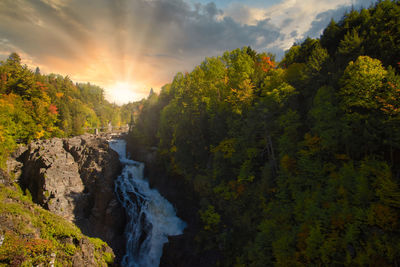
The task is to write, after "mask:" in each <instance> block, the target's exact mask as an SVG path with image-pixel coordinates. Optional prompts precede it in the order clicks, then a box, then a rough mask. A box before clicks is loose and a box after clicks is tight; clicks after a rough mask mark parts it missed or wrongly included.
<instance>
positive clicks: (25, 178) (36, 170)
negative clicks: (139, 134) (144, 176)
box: [8, 135, 125, 258]
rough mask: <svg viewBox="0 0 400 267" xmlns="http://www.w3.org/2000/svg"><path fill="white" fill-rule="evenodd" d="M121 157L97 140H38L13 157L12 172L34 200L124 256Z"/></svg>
mask: <svg viewBox="0 0 400 267" xmlns="http://www.w3.org/2000/svg"><path fill="white" fill-rule="evenodd" d="M121 168H122V166H121V163H120V161H119V158H118V154H117V153H116V152H115V151H113V150H112V149H110V147H109V145H108V142H107V140H106V139H105V138H102V137H99V136H95V135H82V136H78V137H73V138H68V139H60V138H52V139H49V140H40V141H35V142H32V143H31V144H29V145H28V146H27V147H26V148H25V149H21V151H19V152H17V153H14V155H13V156H12V157H11V158H10V159H9V161H8V171H9V173H11V174H13V175H14V176H15V178H16V179H19V182H20V184H21V187H22V188H23V189H24V190H25V189H28V190H29V191H30V192H31V195H32V199H33V201H34V202H36V203H37V204H40V205H41V206H43V207H44V208H46V209H48V210H49V211H51V212H53V213H56V214H58V215H60V216H62V217H64V218H65V219H67V220H69V221H71V222H73V223H75V224H76V225H77V226H78V227H80V228H81V230H82V232H83V233H84V234H86V235H89V236H92V237H99V238H101V239H103V240H104V241H106V242H107V243H108V244H109V245H110V246H111V247H112V248H113V250H114V252H115V254H116V255H117V258H118V256H119V257H121V256H122V255H123V254H124V243H125V242H124V235H123V231H124V226H125V212H124V210H123V208H122V206H121V205H120V204H119V202H118V201H117V199H116V196H115V193H114V179H116V178H117V176H118V175H119V174H120V172H121Z"/></svg>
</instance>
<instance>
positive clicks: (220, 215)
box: [50, 0, 400, 266]
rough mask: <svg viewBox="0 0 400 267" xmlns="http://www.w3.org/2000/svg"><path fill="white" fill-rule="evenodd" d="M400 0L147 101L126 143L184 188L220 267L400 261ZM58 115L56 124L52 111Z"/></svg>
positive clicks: (227, 64)
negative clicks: (146, 152) (149, 154)
mask: <svg viewBox="0 0 400 267" xmlns="http://www.w3.org/2000/svg"><path fill="white" fill-rule="evenodd" d="M399 20H400V2H399V1H389V0H386V1H381V2H378V3H377V4H376V5H375V6H373V7H370V8H369V9H362V10H360V11H357V10H352V11H351V12H349V13H347V14H345V15H344V17H343V19H342V20H341V21H340V22H335V21H333V20H332V21H331V23H330V24H329V25H328V26H327V28H326V29H325V30H324V32H323V34H322V36H321V37H320V38H319V39H311V38H308V39H306V40H305V41H304V42H302V43H301V44H295V45H293V46H292V48H291V49H290V50H289V51H287V53H286V54H285V56H284V58H283V59H282V60H281V61H280V62H276V61H275V60H274V57H273V55H270V54H267V53H257V52H256V51H254V50H252V49H251V48H250V47H244V48H242V49H236V50H233V51H230V52H226V53H224V54H223V55H222V56H219V57H212V58H206V59H205V60H204V62H202V63H201V64H200V65H199V66H197V67H196V68H195V69H194V70H193V71H192V72H190V73H178V74H177V75H176V76H175V78H174V80H173V82H172V83H171V84H168V85H166V86H164V87H163V88H162V90H161V92H160V94H159V95H156V94H152V95H151V96H149V98H148V99H147V100H146V101H145V103H144V104H143V109H142V111H141V113H140V116H139V117H138V118H137V120H136V122H135V128H134V130H133V131H132V132H131V133H130V141H131V142H132V143H134V144H136V145H137V146H140V145H145V146H147V147H157V148H158V161H159V163H160V164H162V165H163V166H164V169H165V171H166V172H167V173H168V176H169V177H170V179H180V180H181V181H182V182H183V183H185V187H186V188H187V189H188V190H187V191H182V192H180V194H189V193H191V192H194V195H193V196H190V198H191V200H192V202H191V203H190V202H188V203H186V205H189V204H190V205H192V206H191V209H193V210H194V212H193V215H194V217H195V218H194V220H195V221H197V222H198V223H199V224H200V225H201V227H198V229H197V232H196V233H195V237H194V239H195V241H194V242H195V243H196V247H197V252H196V253H198V255H206V254H207V253H211V254H212V255H214V257H212V261H213V262H212V264H213V265H216V266H271V265H278V266H336V265H347V266H368V265H370V266H390V265H391V266H398V265H399V264H400V225H399V222H400V127H399V126H400V76H399V67H400V21H399ZM50 118H51V117H50Z"/></svg>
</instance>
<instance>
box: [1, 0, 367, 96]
mask: <svg viewBox="0 0 400 267" xmlns="http://www.w3.org/2000/svg"><path fill="white" fill-rule="evenodd" d="M372 2H374V1H373V0H338V1H328V0H323V1H321V0H304V1H292V0H269V1H261V0H249V1H239V0H214V1H211V2H210V1H205V0H168V1H167V0H153V1H148V0H118V1H109V0H97V1H96V4H95V5H94V4H93V2H92V1H88V0H69V1H60V0H41V1H29V0H21V1H13V0H4V1H0V59H1V60H4V59H6V58H7V57H8V55H9V54H10V53H12V52H17V53H18V54H20V55H21V57H22V58H23V63H25V64H27V65H28V66H29V67H31V68H32V69H34V68H36V67H37V66H38V67H40V69H41V71H42V73H44V74H48V73H51V72H54V73H60V74H62V75H68V76H69V77H70V78H71V79H72V80H74V81H76V82H90V83H94V84H97V85H99V86H101V87H102V88H104V89H105V91H106V95H107V97H108V99H109V100H110V101H115V102H116V103H126V102H128V101H135V100H140V99H141V98H143V97H146V96H147V95H148V92H149V90H150V88H153V89H154V90H155V91H156V92H158V91H159V90H160V88H161V87H162V86H163V85H164V84H166V83H169V82H171V81H172V79H173V77H174V75H175V74H176V73H177V72H186V71H191V70H192V69H193V68H194V66H196V65H197V64H200V63H201V61H202V60H204V58H205V57H210V56H219V55H221V54H222V53H223V52H224V51H226V50H232V49H236V48H240V47H243V46H251V47H252V48H253V49H255V50H257V51H259V52H264V51H265V52H272V53H275V54H277V56H278V58H279V57H281V56H282V55H283V54H284V50H285V49H287V48H288V47H290V46H291V45H292V44H293V42H295V41H301V40H304V38H305V37H307V36H309V37H318V36H319V35H320V34H321V31H322V29H323V28H324V27H325V26H326V25H327V24H328V23H329V21H330V19H331V18H335V19H340V17H341V16H342V14H343V13H344V11H345V10H346V9H350V8H352V7H353V8H358V7H361V6H369V5H370V4H371V3H372ZM13 14H14V15H13Z"/></svg>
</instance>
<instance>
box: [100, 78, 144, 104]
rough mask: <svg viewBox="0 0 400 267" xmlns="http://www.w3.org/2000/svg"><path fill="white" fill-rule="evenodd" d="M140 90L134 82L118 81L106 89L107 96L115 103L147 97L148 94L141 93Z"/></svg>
mask: <svg viewBox="0 0 400 267" xmlns="http://www.w3.org/2000/svg"><path fill="white" fill-rule="evenodd" d="M140 91H141V90H140V88H139V87H138V86H137V85H135V84H133V83H130V82H116V83H115V84H114V85H112V86H111V87H110V88H107V89H106V96H107V98H108V99H109V101H111V102H113V103H116V104H123V103H127V102H132V101H135V100H139V99H142V98H146V96H147V95H146V94H142V93H140Z"/></svg>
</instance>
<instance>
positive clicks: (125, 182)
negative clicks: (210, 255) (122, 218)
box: [110, 140, 186, 267]
mask: <svg viewBox="0 0 400 267" xmlns="http://www.w3.org/2000/svg"><path fill="white" fill-rule="evenodd" d="M110 147H111V148H112V149H113V150H115V151H116V152H117V153H118V154H119V158H120V161H121V163H122V164H123V166H124V168H123V170H122V174H121V175H120V176H119V177H118V179H117V180H116V181H115V192H116V194H117V197H118V199H119V201H120V202H121V203H122V205H123V206H124V208H125V210H126V213H127V215H128V221H127V225H126V227H125V235H126V240H127V244H126V254H125V256H124V257H123V259H122V266H126V267H150V266H151V267H153V266H159V264H160V258H161V255H162V249H163V246H164V244H165V243H167V242H168V238H167V236H174V235H180V234H182V233H183V229H184V228H185V226H186V224H185V222H183V221H182V220H181V219H179V218H178V217H177V216H176V213H175V209H174V207H173V206H172V205H171V203H169V202H168V201H167V200H166V199H165V198H163V197H162V196H161V195H160V193H159V192H158V191H157V190H155V189H151V188H150V186H149V182H148V181H147V180H145V179H144V177H143V170H144V164H143V163H141V162H137V161H134V160H131V159H128V158H127V157H126V142H125V141H124V140H112V141H110Z"/></svg>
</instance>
